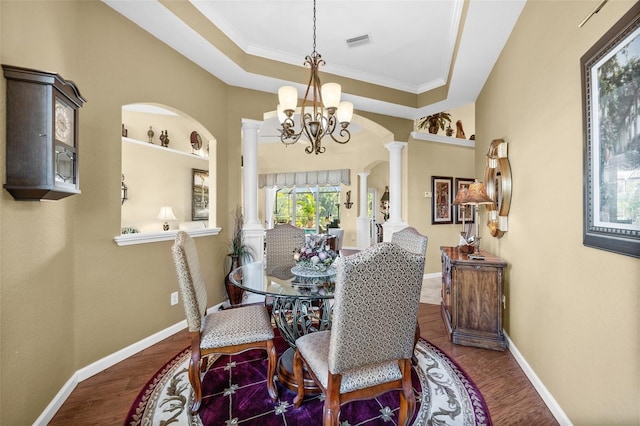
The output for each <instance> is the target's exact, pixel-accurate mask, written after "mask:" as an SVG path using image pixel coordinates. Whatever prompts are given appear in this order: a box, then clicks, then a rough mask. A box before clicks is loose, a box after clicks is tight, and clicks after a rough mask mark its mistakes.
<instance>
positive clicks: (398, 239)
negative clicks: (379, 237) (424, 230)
mask: <svg viewBox="0 0 640 426" xmlns="http://www.w3.org/2000/svg"><path fill="white" fill-rule="evenodd" d="M391 242H392V243H394V244H398V245H399V246H400V247H402V248H403V249H405V250H408V251H410V252H411V253H416V254H421V255H422V256H426V254H427V244H428V242H429V237H427V236H426V235H422V234H421V233H419V232H418V231H417V230H416V228H413V227H411V226H408V227H406V228H403V229H401V230H400V231H397V232H394V233H393V235H391Z"/></svg>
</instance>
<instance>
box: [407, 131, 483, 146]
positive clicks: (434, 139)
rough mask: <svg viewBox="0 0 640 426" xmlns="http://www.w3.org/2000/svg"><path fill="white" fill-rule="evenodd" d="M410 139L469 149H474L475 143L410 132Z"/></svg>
mask: <svg viewBox="0 0 640 426" xmlns="http://www.w3.org/2000/svg"><path fill="white" fill-rule="evenodd" d="M411 137H412V138H414V139H417V140H421V141H429V142H438V143H446V144H449V145H460V146H467V147H470V148H475V147H476V141H472V140H467V139H460V138H452V137H450V136H440V135H434V134H432V133H423V132H411Z"/></svg>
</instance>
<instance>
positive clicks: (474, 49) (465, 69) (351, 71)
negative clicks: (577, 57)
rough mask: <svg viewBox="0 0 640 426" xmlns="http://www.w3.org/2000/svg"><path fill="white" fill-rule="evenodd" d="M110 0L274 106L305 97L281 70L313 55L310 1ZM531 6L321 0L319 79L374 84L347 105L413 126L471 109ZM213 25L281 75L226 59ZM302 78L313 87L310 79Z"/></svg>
mask: <svg viewBox="0 0 640 426" xmlns="http://www.w3.org/2000/svg"><path fill="white" fill-rule="evenodd" d="M103 1H104V3H106V4H107V5H109V6H110V7H112V8H113V9H115V10H116V11H118V12H119V13H121V14H122V15H124V16H125V17H127V18H128V19H130V20H131V21H133V22H134V23H136V24H137V25H139V26H140V27H141V28H143V29H145V30H146V31H148V32H149V33H151V34H152V35H154V36H155V37H157V38H158V39H160V40H161V41H163V42H164V43H166V44H167V45H169V46H170V47H172V48H173V49H175V50H176V51H178V52H180V53H181V54H182V55H184V56H185V57H187V58H188V59H190V60H191V61H193V62H194V63H196V64H198V65H199V66H201V67H202V68H204V69H205V70H207V71H209V72H210V73H211V74H213V75H215V76H216V77H218V78H220V79H221V80H223V81H224V82H226V83H227V84H230V85H233V86H239V87H246V88H250V89H256V90H261V91H265V92H271V93H274V108H275V105H276V103H277V96H276V95H275V94H276V93H277V89H278V87H280V86H282V85H284V84H293V85H295V86H297V87H298V88H299V91H302V90H303V87H304V85H303V84H300V83H299V82H295V83H292V82H289V81H287V80H286V79H285V78H283V77H282V76H279V75H277V69H278V66H280V65H281V66H282V67H283V70H284V69H285V64H288V65H287V66H289V67H290V66H291V65H297V66H300V67H302V64H303V62H304V57H305V56H307V55H309V54H311V52H312V50H313V33H312V21H313V2H312V0H191V1H187V0H182V1H178V2H176V1H161V0H160V1H159V0H135V1H133V0H128V1H125V0H103ZM525 1H526V0H468V1H466V2H465V1H462V0H426V1H421V0H318V1H317V6H316V10H317V12H316V13H317V29H316V34H317V36H316V50H317V52H318V53H320V54H321V55H322V58H323V59H324V60H325V61H326V66H324V67H322V68H321V69H320V71H321V77H322V73H323V72H324V73H330V74H334V75H337V76H342V77H346V78H349V79H352V80H356V81H359V82H365V83H369V84H368V85H367V86H368V87H369V88H370V89H369V90H361V91H359V92H358V91H357V90H359V89H356V87H358V85H344V84H343V92H344V93H343V99H346V100H350V101H352V102H353V103H354V107H355V109H356V111H357V110H365V111H370V112H376V113H381V114H386V115H391V116H396V117H403V118H408V119H415V118H419V117H422V116H424V115H427V114H429V113H433V112H438V111H443V110H449V109H452V108H456V107H458V106H462V105H466V104H468V103H471V102H474V101H475V100H476V98H477V96H478V94H479V93H480V90H481V89H482V86H483V85H484V83H485V81H486V78H487V76H488V75H489V73H490V71H491V69H492V67H493V65H494V63H495V61H496V60H497V58H498V56H499V54H500V52H501V50H502V48H503V46H504V43H505V42H506V40H507V38H508V37H509V34H510V32H511V30H512V28H513V25H514V24H515V22H516V20H517V19H518V16H519V14H520V12H521V10H522V7H523V6H524V3H525ZM194 17H195V18H194ZM203 17H205V18H206V19H202V18H203ZM203 22H204V23H205V24H204V25H203ZM216 27H217V29H219V30H221V31H222V32H223V33H224V34H225V35H226V37H227V38H228V39H230V40H232V41H233V43H235V45H237V47H238V48H239V49H241V51H242V52H244V53H243V55H245V56H246V57H252V56H256V57H260V58H267V59H270V60H273V61H276V62H277V64H276V66H275V67H274V68H275V69H276V71H275V73H276V74H274V72H271V73H270V75H267V76H265V75H259V73H251V72H249V71H247V70H245V69H244V68H243V64H242V60H238V58H237V57H235V59H231V58H230V57H228V56H227V55H225V53H223V51H227V52H228V49H227V50H225V49H224V48H220V46H223V45H222V44H221V42H218V41H216V38H215V37H213V36H212V35H211V34H215V30H216ZM361 35H368V36H369V38H370V43H369V44H365V45H360V46H357V47H351V48H350V47H348V46H347V43H346V40H347V39H348V38H352V37H358V36H361ZM219 38H220V37H218V39H219ZM456 48H457V50H456ZM236 56H237V55H236ZM234 61H237V62H239V63H236V62H234ZM278 64H280V65H278ZM300 72H301V73H304V76H305V77H304V80H306V79H307V78H308V74H309V73H308V71H306V70H304V69H302V68H301V69H300ZM289 74H290V73H289ZM282 75H285V74H284V71H283V74H282ZM287 75H288V74H287ZM301 80H303V79H300V80H299V81H301ZM323 81H324V82H327V81H330V80H328V79H326V78H324V79H323ZM447 84H448V90H447V91H446V92H445V95H444V96H441V97H440V99H437V100H436V101H435V102H432V103H428V104H421V103H420V102H422V101H421V100H419V98H420V96H419V95H421V94H422V95H423V97H424V95H427V97H429V96H428V95H429V93H430V91H432V90H434V89H436V90H437V89H438V88H440V90H442V86H443V85H447ZM373 85H377V86H382V88H385V87H386V88H390V89H394V90H395V91H392V93H395V94H397V93H401V94H402V95H404V96H405V97H404V99H405V100H404V101H398V99H397V98H398V96H394V95H391V96H389V93H387V92H388V91H385V90H382V89H381V88H377V89H378V90H376V86H373ZM347 86H348V87H347ZM349 87H352V88H353V89H352V92H350V91H349ZM371 88H373V90H371ZM397 91H399V92H397ZM407 95H408V96H407ZM401 97H402V96H401ZM407 98H408V99H409V101H408V102H407V101H406V99H407ZM423 103H424V102H423Z"/></svg>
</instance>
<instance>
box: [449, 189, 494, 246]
mask: <svg viewBox="0 0 640 426" xmlns="http://www.w3.org/2000/svg"><path fill="white" fill-rule="evenodd" d="M460 192H463V191H460ZM460 198H461V200H460V201H459V204H463V205H468V206H474V214H475V215H474V219H475V221H476V232H475V235H474V236H473V237H471V238H469V239H468V240H467V241H473V246H474V250H473V254H474V255H477V254H478V247H479V246H480V236H479V235H478V233H479V231H478V208H479V206H480V204H493V200H492V199H491V198H489V196H488V195H487V191H486V189H485V187H484V184H483V183H482V182H478V180H477V179H476V180H475V182H473V183H472V184H471V185H469V189H468V190H467V191H466V193H463V194H462V195H461V196H460ZM457 200H458V197H456V201H457ZM454 202H455V201H454Z"/></svg>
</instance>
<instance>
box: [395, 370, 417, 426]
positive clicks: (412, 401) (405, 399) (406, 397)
mask: <svg viewBox="0 0 640 426" xmlns="http://www.w3.org/2000/svg"><path fill="white" fill-rule="evenodd" d="M399 364H400V371H401V372H402V391H401V392H400V410H399V414H398V426H406V425H408V424H409V421H411V419H412V418H413V414H414V413H415V411H416V398H415V395H414V393H413V384H412V383H411V361H410V360H408V359H404V360H401V361H400V363H399Z"/></svg>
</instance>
